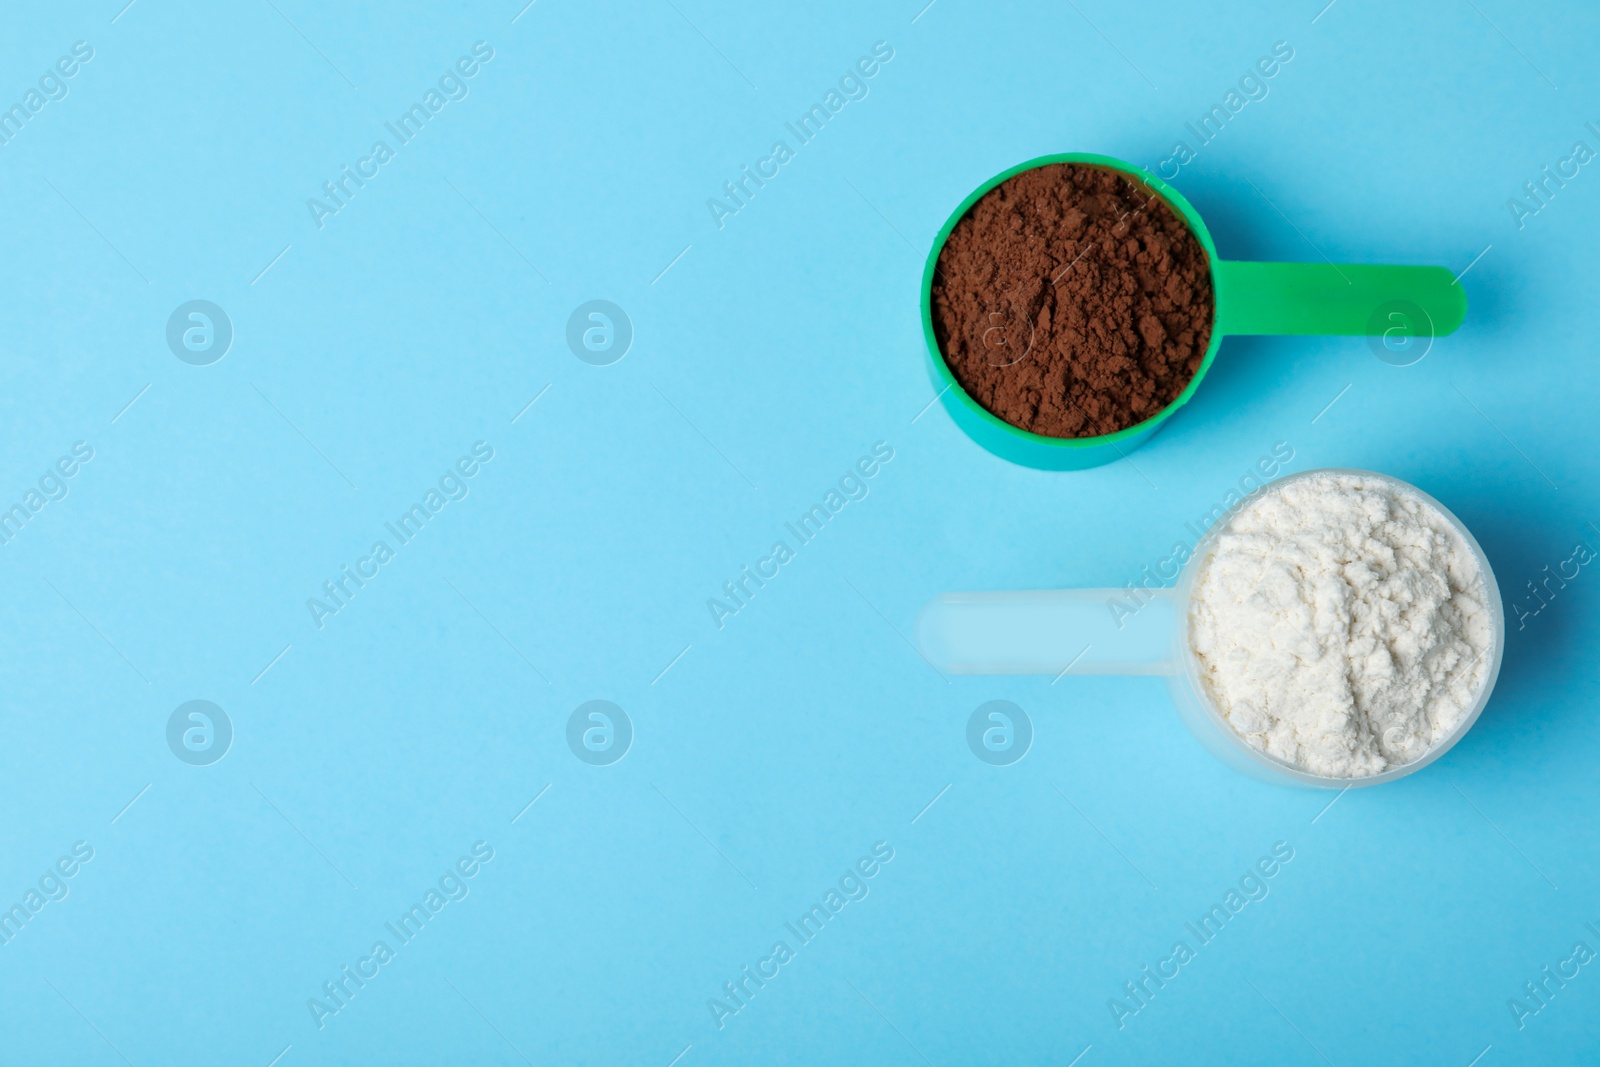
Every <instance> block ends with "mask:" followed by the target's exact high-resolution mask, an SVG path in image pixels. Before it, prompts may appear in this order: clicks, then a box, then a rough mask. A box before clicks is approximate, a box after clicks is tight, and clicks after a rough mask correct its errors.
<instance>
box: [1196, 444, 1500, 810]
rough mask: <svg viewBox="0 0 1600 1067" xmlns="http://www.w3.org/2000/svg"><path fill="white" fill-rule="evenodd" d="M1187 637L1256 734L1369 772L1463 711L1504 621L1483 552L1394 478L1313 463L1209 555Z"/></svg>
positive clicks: (1245, 727) (1323, 765) (1312, 767)
mask: <svg viewBox="0 0 1600 1067" xmlns="http://www.w3.org/2000/svg"><path fill="white" fill-rule="evenodd" d="M1202 568H1203V569H1202V570H1201V571H1200V573H1199V574H1198V575H1197V576H1196V581H1195V585H1194V591H1193V594H1192V596H1191V598H1190V602H1189V624H1190V627H1189V641H1190V646H1191V647H1192V648H1193V650H1194V652H1195V654H1196V656H1197V657H1198V659H1199V661H1200V665H1201V667H1202V679H1203V683H1204V685H1205V687H1206V688H1207V690H1208V691H1209V693H1210V695H1211V696H1212V698H1213V699H1214V701H1215V703H1216V705H1217V707H1218V708H1219V710H1220V711H1221V712H1222V715H1223V717H1224V718H1225V719H1226V720H1227V722H1228V725H1229V726H1231V727H1232V728H1233V729H1234V731H1235V732H1236V733H1238V734H1239V736H1240V737H1242V738H1243V739H1244V740H1245V741H1246V742H1247V743H1248V744H1249V745H1250V746H1251V747H1253V748H1255V749H1258V750H1260V751H1263V752H1266V753H1268V754H1269V755H1272V756H1275V757H1277V758H1278V759H1280V760H1283V761H1285V762H1287V763H1290V764H1293V765H1295V766H1297V767H1299V768H1301V769H1302V770H1305V771H1308V772H1310V773H1312V774H1319V775H1325V776H1329V777H1342V778H1361V777H1366V776H1368V775H1373V774H1378V773H1380V772H1382V771H1384V770H1386V769H1388V768H1390V767H1396V766H1400V765H1403V764H1406V763H1410V762H1412V761H1414V760H1416V759H1419V758H1420V757H1422V756H1423V755H1424V754H1425V753H1427V751H1428V750H1429V749H1431V748H1432V747H1433V746H1434V745H1435V744H1437V743H1438V742H1439V741H1441V740H1443V739H1444V738H1445V737H1446V736H1447V735H1449V734H1450V733H1451V731H1452V730H1454V729H1455V727H1456V726H1457V725H1458V724H1459V723H1460V722H1461V720H1462V718H1463V717H1464V716H1465V715H1466V713H1467V711H1468V710H1469V709H1470V708H1471V707H1472V705H1473V703H1474V701H1475V700H1476V699H1477V696H1478V692H1479V690H1480V688H1481V687H1482V685H1483V682H1484V679H1485V676H1486V674H1487V672H1488V669H1489V661H1490V659H1491V657H1490V655H1489V652H1490V645H1491V644H1492V642H1493V640H1494V629H1493V623H1492V619H1491V616H1490V611H1489V607H1488V604H1487V593H1486V586H1485V583H1484V578H1483V575H1482V573H1480V570H1479V567H1478V563H1477V558H1476V556H1475V554H1474V553H1473V551H1472V549H1471V548H1470V547H1469V546H1468V545H1467V544H1466V542H1465V541H1464V540H1463V539H1462V538H1461V537H1460V536H1459V535H1458V534H1457V533H1456V531H1455V530H1454V529H1453V528H1452V527H1451V526H1450V525H1449V523H1448V521H1447V520H1446V519H1445V517H1444V516H1443V515H1442V514H1441V513H1440V512H1439V510H1438V509H1437V508H1435V507H1434V506H1433V505H1432V504H1430V503H1429V502H1427V501H1425V500H1423V499H1422V498H1421V497H1420V496H1417V495H1416V494H1415V493H1413V492H1408V491H1406V490H1404V489H1402V488H1400V487H1398V486H1396V485H1395V484H1394V483H1392V482H1389V481H1387V480H1380V479H1377V478H1372V477H1363V476H1358V475H1348V474H1313V475H1309V476H1307V477H1305V478H1300V479H1295V480H1292V481H1289V482H1285V483H1282V484H1280V485H1278V486H1276V487H1272V488H1269V489H1267V490H1265V491H1264V492H1263V494H1262V495H1261V496H1260V497H1258V498H1257V499H1256V500H1254V501H1252V502H1251V503H1250V504H1248V505H1246V506H1245V507H1243V508H1241V509H1240V510H1239V511H1238V512H1237V513H1236V514H1235V516H1234V517H1233V519H1232V520H1231V521H1230V522H1229V524H1228V526H1227V527H1226V528H1225V529H1224V530H1223V531H1222V533H1221V534H1220V535H1219V537H1218V539H1217V542H1216V547H1215V550H1214V552H1212V553H1211V554H1210V555H1209V556H1208V557H1207V558H1206V559H1205V560H1204V561H1203V562H1202Z"/></svg>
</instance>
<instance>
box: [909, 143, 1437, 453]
mask: <svg viewBox="0 0 1600 1067" xmlns="http://www.w3.org/2000/svg"><path fill="white" fill-rule="evenodd" d="M1051 163H1080V164H1088V165H1093V166H1097V167H1104V168H1107V169H1110V170H1115V171H1118V172H1120V173H1122V174H1124V175H1126V176H1127V177H1128V178H1130V179H1132V180H1133V181H1135V182H1137V183H1140V184H1142V185H1144V186H1145V187H1147V188H1148V189H1149V190H1150V191H1151V192H1152V193H1154V194H1155V195H1157V196H1159V197H1160V198H1161V199H1162V200H1164V201H1166V203H1167V204H1168V205H1169V206H1170V207H1171V208H1172V209H1173V210H1174V211H1175V212H1177V213H1178V215H1179V216H1180V217H1181V218H1182V219H1183V220H1184V222H1185V223H1187V225H1188V227H1189V229H1190V231H1191V232H1193V234H1194V236H1195V238H1196V240H1198V241H1199V242H1200V244H1201V245H1202V246H1203V247H1204V248H1205V250H1206V256H1207V258H1208V259H1209V261H1210V263H1211V285H1212V291H1213V293H1214V294H1215V301H1216V306H1215V308H1214V311H1215V314H1214V317H1213V323H1212V327H1211V342H1210V344H1208V345H1207V346H1206V352H1205V357H1204V358H1203V359H1202V360H1201V363H1200V369H1199V370H1198V371H1196V372H1195V376H1194V378H1193V379H1192V380H1191V381H1190V382H1189V384H1188V386H1187V387H1186V388H1185V389H1184V390H1183V392H1182V393H1180V394H1179V395H1178V398H1177V399H1176V400H1174V401H1173V402H1172V403H1170V404H1168V405H1167V406H1166V407H1164V408H1162V409H1161V410H1160V411H1159V412H1157V413H1156V414H1155V415H1154V416H1152V417H1151V418H1148V419H1146V420H1145V421H1143V422H1141V423H1138V424H1137V425H1134V426H1130V427H1128V428H1127V429H1126V430H1119V431H1118V432H1116V433H1111V434H1102V435H1100V436H1097V437H1075V438H1066V437H1045V436H1043V435H1040V434H1036V433H1031V432H1030V431H1028V430H1024V429H1022V428H1020V427H1017V426H1013V425H1011V424H1010V423H1008V422H1006V421H1005V420H1004V419H1001V418H999V417H997V416H995V415H993V414H991V413H990V412H989V411H988V410H986V409H985V408H984V407H983V406H982V405H981V404H979V403H978V402H977V401H976V400H974V399H973V398H972V397H971V396H970V395H968V394H967V391H966V390H965V389H963V388H962V387H961V385H960V384H959V383H958V382H957V381H956V379H955V376H954V375H952V374H951V373H950V368H949V367H948V366H947V365H946V364H945V361H944V354H943V353H942V352H941V351H940V350H939V342H938V339H937V338H936V337H935V335H934V332H933V303H932V293H933V276H934V268H935V267H936V266H937V264H938V262H939V253H940V252H941V251H943V250H944V243H945V241H946V240H947V239H948V238H949V236H950V231H951V230H953V229H955V225H956V223H957V222H959V221H961V218H962V216H964V215H965V214H966V213H967V211H968V209H970V208H971V207H972V205H973V204H975V203H977V201H978V199H979V198H980V197H982V196H983V195H984V194H985V193H987V192H988V191H989V190H990V189H993V188H994V187H995V186H997V185H999V184H1000V183H1001V182H1003V181H1005V180H1006V179H1008V178H1011V177H1013V176H1015V175H1017V174H1020V173H1022V172H1023V171H1025V170H1032V169H1033V168H1034V167H1042V166H1046V165H1048V164H1051ZM1466 314H1467V296H1466V292H1465V290H1463V289H1462V288H1461V285H1460V283H1458V282H1457V281H1456V280H1455V278H1454V276H1453V275H1452V274H1451V273H1450V271H1449V270H1447V269H1445V268H1444V267H1404V266H1384V265H1374V264H1350V263H1343V264H1334V263H1245V262H1238V261H1235V260H1225V259H1222V258H1220V257H1219V256H1218V255H1217V248H1216V245H1215V244H1214V243H1213V242H1212V240H1211V234H1210V232H1208V231H1207V230H1206V224H1205V223H1204V222H1202V221H1201V219H1200V214H1199V212H1197V211H1195V209H1194V207H1193V206H1191V205H1190V203H1189V201H1187V200H1185V199H1184V198H1183V195H1182V194H1181V193H1179V192H1178V191H1177V190H1176V189H1174V188H1173V187H1172V186H1170V185H1168V184H1167V183H1166V182H1164V181H1162V180H1161V179H1160V178H1158V177H1156V175H1154V174H1151V173H1150V172H1149V171H1147V170H1145V169H1144V168H1142V167H1136V166H1134V165H1133V164H1131V163H1126V162H1124V161H1122V160H1120V159H1113V158H1112V157H1110V156H1098V155H1089V154H1086V153H1081V152H1071V153H1065V154H1062V155H1053V156H1040V157H1039V158H1038V159H1030V160H1028V162H1026V163H1020V164H1018V165H1017V166H1015V167H1012V168H1011V169H1010V170H1007V171H1004V172H1003V173H1001V174H997V175H995V176H994V177H993V178H990V179H989V180H988V181H986V182H984V183H983V184H982V185H980V186H978V188H977V189H975V190H973V192H972V194H971V195H970V196H968V197H967V198H966V199H965V200H963V201H962V202H961V205H960V206H959V207H957V208H956V209H955V211H954V212H953V213H951V215H950V218H949V219H948V220H947V221H946V222H945V224H944V226H943V227H942V228H941V229H940V230H939V235H938V236H937V237H936V238H934V241H933V248H932V250H931V251H930V252H929V253H928V262H927V265H926V266H925V267H924V268H923V271H922V332H923V336H924V338H925V339H926V341H927V346H928V357H929V360H930V368H929V369H930V372H931V373H932V376H933V380H934V388H935V389H938V390H940V397H941V399H942V400H943V402H944V406H945V408H946V410H948V411H949V412H950V415H951V417H952V418H954V419H955V421H956V424H957V425H958V426H960V427H961V428H962V429H963V430H964V431H966V433H967V434H968V436H970V437H971V438H972V439H973V440H974V441H976V442H978V444H980V445H982V446H983V447H984V448H986V449H988V450H989V451H990V452H993V453H994V454H995V455H997V456H999V457H1001V458H1002V459H1008V460H1010V461H1011V462H1013V463H1020V464H1022V465H1023V466H1026V467H1039V468H1042V469H1044V470H1077V469H1081V468H1084V467H1097V466H1099V465H1101V464H1103V463H1111V462H1113V461H1115V460H1117V459H1120V458H1121V457H1123V456H1125V455H1127V454H1128V453H1129V452H1131V451H1132V450H1133V449H1135V448H1138V447H1139V446H1140V445H1142V444H1144V442H1145V441H1147V440H1149V439H1150V438H1151V437H1152V436H1153V435H1154V434H1155V432H1156V431H1157V430H1159V429H1160V428H1161V425H1162V424H1163V423H1165V422H1166V421H1167V419H1169V418H1171V417H1172V415H1173V413H1174V412H1176V411H1177V410H1178V409H1179V408H1181V407H1182V406H1183V405H1184V404H1186V403H1188V402H1189V398H1190V397H1192V396H1193V395H1194V393H1195V390H1196V389H1198V388H1199V387H1200V381H1201V379H1203V378H1204V377H1205V376H1206V371H1208V370H1210V369H1211V361H1212V360H1213V359H1215V358H1216V355H1217V349H1218V348H1219V347H1220V346H1221V344H1222V339H1223V338H1224V337H1228V336H1236V337H1237V336H1244V335H1251V334H1254V335H1262V334H1321V335H1341V336H1372V337H1383V338H1384V340H1385V343H1387V344H1391V345H1400V346H1404V345H1408V344H1411V343H1415V342H1417V341H1429V340H1431V339H1432V338H1433V337H1436V336H1443V335H1444V334H1448V333H1452V332H1454V331H1455V329H1456V327H1458V326H1460V325H1461V322H1462V320H1463V319H1465V318H1466ZM997 365H1001V366H1004V365H1007V364H1006V363H1005V362H1001V363H999V364H997Z"/></svg>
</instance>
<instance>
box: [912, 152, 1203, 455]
mask: <svg viewBox="0 0 1600 1067" xmlns="http://www.w3.org/2000/svg"><path fill="white" fill-rule="evenodd" d="M932 296H933V300H932V312H933V327H934V335H935V338H936V339H937V340H938V342H939V349H940V351H941V352H942V353H943V354H944V357H945V363H946V364H947V365H948V366H949V368H950V371H951V373H952V374H954V375H955V378H956V381H958V382H959V383H960V384H961V387H962V388H963V389H965V390H966V391H967V393H968V394H969V395H971V396H972V398H973V399H974V400H976V401H977V402H978V403H979V404H981V405H983V407H984V408H986V409H987V410H988V411H990V412H991V413H993V414H994V415H996V416H998V417H1000V418H1002V419H1004V420H1005V421H1006V422H1009V423H1011V424H1012V425H1013V426H1020V427H1022V428H1023V429H1025V430H1031V431H1033V432H1034V433H1037V434H1042V435H1044V436H1047V437H1093V436H1097V435H1100V434H1108V433H1115V432H1116V431H1118V430H1125V429H1127V428H1128V427H1130V426H1133V425H1136V424H1137V423H1140V422H1143V421H1144V420H1145V419H1148V418H1150V417H1152V416H1154V415H1155V414H1157V413H1158V412H1159V411H1160V410H1161V409H1162V408H1164V407H1166V406H1167V405H1168V404H1170V403H1172V401H1174V400H1176V399H1177V398H1178V394H1179V393H1181V392H1183V390H1184V388H1185V387H1186V386H1187V385H1188V384H1189V382H1190V380H1191V379H1193V378H1194V375H1195V372H1196V371H1197V370H1199V369H1200V361H1201V360H1202V359H1203V358H1204V357H1205V351H1206V346H1207V344H1209V342H1210V340H1211V322H1212V310H1213V309H1212V303H1213V302H1212V293H1211V271H1210V265H1209V263H1208V260H1207V258H1206V252H1205V249H1204V248H1203V247H1202V246H1201V244H1200V242H1199V241H1197V240H1196V239H1195V237H1194V234H1192V233H1190V232H1189V228H1188V226H1187V225H1185V223H1184V221H1183V219H1182V218H1181V217H1179V215H1178V214H1177V213H1176V212H1175V211H1173V210H1172V208H1171V207H1169V206H1168V205H1167V203H1166V201H1164V200H1162V199H1161V198H1160V197H1159V196H1157V195H1156V194H1154V193H1153V192H1152V191H1151V190H1150V189H1149V188H1147V187H1145V186H1144V185H1142V184H1139V183H1136V182H1134V181H1131V180H1129V179H1128V178H1127V177H1125V176H1124V175H1122V174H1120V173H1118V172H1117V171H1113V170H1108V169H1105V168H1102V167H1094V166H1088V165H1083V164H1076V163H1055V164H1050V165H1047V166H1043V167H1035V168H1034V169H1032V170H1026V171H1023V172H1022V173H1021V174H1018V175H1016V176H1014V177H1012V178H1008V179H1007V180H1006V181H1004V182H1001V183H1000V184H999V185H997V186H995V187H994V188H993V189H991V190H989V192H987V193H985V194H984V195H983V196H982V197H981V198H980V199H979V200H978V202H977V203H975V204H974V205H972V208H971V210H969V211H968V212H967V213H966V215H964V216H962V218H961V221H960V222H958V223H956V225H955V228H954V229H952V230H951V231H950V237H949V239H948V240H947V241H945V244H944V248H943V249H942V250H941V251H940V253H939V262H938V266H937V270H936V272H935V275H934V280H933V293H932Z"/></svg>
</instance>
